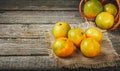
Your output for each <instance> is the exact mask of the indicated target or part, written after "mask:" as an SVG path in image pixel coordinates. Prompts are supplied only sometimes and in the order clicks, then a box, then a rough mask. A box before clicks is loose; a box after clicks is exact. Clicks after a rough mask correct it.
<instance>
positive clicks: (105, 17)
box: [95, 12, 114, 29]
mask: <svg viewBox="0 0 120 71" xmlns="http://www.w3.org/2000/svg"><path fill="white" fill-rule="evenodd" d="M95 22H96V25H97V26H98V27H99V28H102V29H109V28H111V27H112V26H113V25H114V16H113V15H112V14H110V13H108V12H101V13H100V14H98V15H97V17H96V19H95Z"/></svg>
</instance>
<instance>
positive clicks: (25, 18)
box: [0, 0, 120, 71]
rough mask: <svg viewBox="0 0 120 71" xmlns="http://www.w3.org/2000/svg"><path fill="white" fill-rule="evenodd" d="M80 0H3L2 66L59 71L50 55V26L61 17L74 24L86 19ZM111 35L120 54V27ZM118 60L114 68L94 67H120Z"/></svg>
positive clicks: (0, 0)
mask: <svg viewBox="0 0 120 71" xmlns="http://www.w3.org/2000/svg"><path fill="white" fill-rule="evenodd" d="M79 2H80V0H0V70H13V69H14V70H16V69H17V70H23V69H24V70H31V69H32V70H48V69H51V70H52V71H53V70H55V71H58V67H57V65H56V62H55V61H54V59H52V58H50V56H49V51H48V49H47V43H46V40H45V34H46V32H47V31H46V30H48V29H51V27H52V25H53V24H54V23H56V22H57V21H66V22H68V23H70V24H79V23H81V22H84V21H83V20H82V19H81V17H80V16H79V12H78V5H79ZM109 37H110V39H111V41H112V43H113V46H114V48H115V49H116V51H117V52H118V53H119V54H120V27H118V28H117V29H116V30H115V31H113V32H109ZM117 64H118V66H117V67H114V68H103V69H91V70H92V71H93V70H95V71H98V70H100V71H101V70H103V71H106V70H108V71H114V70H118V71H119V70H120V68H119V67H120V62H117ZM59 70H60V71H61V70H69V69H65V68H63V69H59ZM74 70H76V71H77V70H83V71H87V70H89V69H83V68H79V69H74Z"/></svg>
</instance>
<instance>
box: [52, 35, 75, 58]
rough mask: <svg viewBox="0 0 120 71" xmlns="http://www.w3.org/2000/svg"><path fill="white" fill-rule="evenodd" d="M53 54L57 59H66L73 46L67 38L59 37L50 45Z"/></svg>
mask: <svg viewBox="0 0 120 71" xmlns="http://www.w3.org/2000/svg"><path fill="white" fill-rule="evenodd" d="M52 49H53V52H54V53H55V54H56V55H57V56H59V57H67V56H69V55H71V54H72V53H73V51H74V44H73V43H72V41H70V40H69V39H68V38H65V37H61V38H58V39H56V40H55V41H54V42H53V44H52Z"/></svg>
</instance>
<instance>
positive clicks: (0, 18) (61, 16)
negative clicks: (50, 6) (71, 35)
mask: <svg viewBox="0 0 120 71" xmlns="http://www.w3.org/2000/svg"><path fill="white" fill-rule="evenodd" d="M58 21H66V22H68V23H73V24H76V23H81V22H82V21H83V20H82V19H81V17H80V15H79V12H78V11H4V12H1V13H0V23H4V24H6V23H9V24H10V23H12V24H17V23H19V24H20V23H21V24H40V23H42V24H46V23H47V24H48V23H49V24H54V23H56V22H58Z"/></svg>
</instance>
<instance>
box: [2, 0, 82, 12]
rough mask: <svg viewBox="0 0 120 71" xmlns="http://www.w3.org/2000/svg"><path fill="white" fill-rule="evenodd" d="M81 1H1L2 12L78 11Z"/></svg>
mask: <svg viewBox="0 0 120 71" xmlns="http://www.w3.org/2000/svg"><path fill="white" fill-rule="evenodd" d="M79 1H80V0H17V1H16V0H0V10H77V8H78V5H79Z"/></svg>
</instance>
